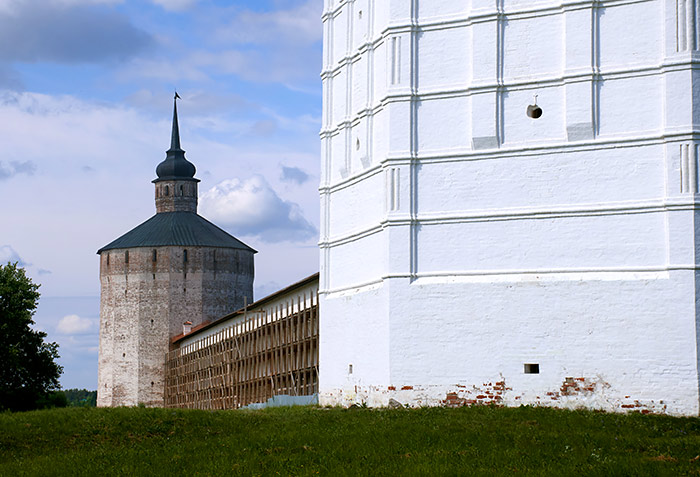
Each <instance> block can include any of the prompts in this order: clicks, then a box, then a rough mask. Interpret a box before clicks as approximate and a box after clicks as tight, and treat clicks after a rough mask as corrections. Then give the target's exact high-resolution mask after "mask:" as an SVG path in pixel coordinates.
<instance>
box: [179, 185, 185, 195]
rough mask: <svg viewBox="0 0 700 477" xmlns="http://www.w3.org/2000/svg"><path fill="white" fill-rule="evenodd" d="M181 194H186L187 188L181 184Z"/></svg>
mask: <svg viewBox="0 0 700 477" xmlns="http://www.w3.org/2000/svg"><path fill="white" fill-rule="evenodd" d="M180 195H185V188H184V187H183V186H180Z"/></svg>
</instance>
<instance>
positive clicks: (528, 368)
mask: <svg viewBox="0 0 700 477" xmlns="http://www.w3.org/2000/svg"><path fill="white" fill-rule="evenodd" d="M525 374H540V364H539V363H525Z"/></svg>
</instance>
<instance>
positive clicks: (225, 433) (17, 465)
mask: <svg viewBox="0 0 700 477" xmlns="http://www.w3.org/2000/svg"><path fill="white" fill-rule="evenodd" d="M699 454H700V419H697V418H673V417H668V416H655V415H647V416H644V415H641V414H628V415H621V414H605V413H599V412H589V411H576V412H572V411H562V410H555V409H545V408H530V407H521V408H510V409H508V408H506V409H499V408H494V407H472V408H461V409H444V408H425V409H411V410H409V409H392V410H389V409H379V410H374V409H363V408H359V407H358V408H355V409H347V410H346V409H335V408H333V409H327V408H278V409H269V410H262V411H223V412H207V411H183V410H177V411H176V410H168V409H149V408H138V407H135V408H117V409H103V408H97V409H88V408H68V409H55V410H50V411H35V412H29V413H15V414H12V413H5V414H0V475H59V476H60V475H70V476H73V475H75V476H83V475H84V476H92V475H116V476H119V475H124V476H132V475H149V476H160V475H163V476H166V475H167V476H171V475H172V476H179V475H182V476H192V475H200V476H221V475H318V474H320V475H341V476H342V475H351V476H356V475H391V476H394V475H431V476H432V475H511V474H514V473H517V474H519V475H520V474H522V475H538V476H539V475H674V476H676V475H697V474H698V473H700V457H698V455H699Z"/></svg>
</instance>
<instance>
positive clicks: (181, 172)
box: [154, 91, 197, 182]
mask: <svg viewBox="0 0 700 477" xmlns="http://www.w3.org/2000/svg"><path fill="white" fill-rule="evenodd" d="M178 99H181V98H180V95H179V94H177V91H176V92H175V97H174V98H173V131H172V134H171V136H170V149H168V150H167V151H166V154H167V156H166V157H165V160H164V161H163V162H161V163H160V164H158V167H157V168H156V174H157V175H158V179H156V180H155V181H154V182H159V181H164V180H189V181H192V180H194V181H197V179H194V174H195V172H196V169H195V167H194V164H192V163H191V162H189V161H188V160H187V159H185V151H183V150H182V147H181V146H180V124H179V121H178V117H177V100H178Z"/></svg>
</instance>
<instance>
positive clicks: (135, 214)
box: [0, 0, 322, 389]
mask: <svg viewBox="0 0 700 477" xmlns="http://www.w3.org/2000/svg"><path fill="white" fill-rule="evenodd" d="M321 9H322V0H0V146H1V149H0V151H1V153H0V204H1V205H0V262H2V263H6V262H7V261H18V262H19V263H20V264H21V265H23V266H24V267H25V268H26V269H27V271H28V273H29V275H30V276H31V277H32V279H33V280H34V281H35V282H36V283H40V284H41V288H40V291H41V293H42V298H41V301H40V304H39V310H38V311H37V314H36V316H35V320H36V322H37V328H39V329H42V330H44V331H46V332H47V333H48V334H49V340H50V341H57V342H58V343H59V344H60V354H61V364H62V365H63V366H64V367H65V373H64V376H63V378H62V385H63V387H64V388H72V387H80V388H88V389H96V386H97V344H98V339H97V332H98V320H99V278H98V259H97V255H96V254H95V252H96V250H97V249H99V248H100V247H102V246H103V245H106V244H107V243H109V242H111V241H112V240H113V239H115V238H117V237H118V236H120V235H122V234H123V233H125V232H127V231H128V230H130V229H131V228H133V227H134V226H136V225H138V224H139V223H141V222H143V221H145V220H146V219H148V218H149V217H150V216H151V215H153V213H154V212H155V206H154V202H153V195H154V193H153V184H151V180H152V179H154V178H155V167H156V165H157V164H158V163H159V162H160V161H162V160H163V159H164V158H165V150H166V149H167V148H168V146H169V140H170V120H171V115H172V96H173V91H174V90H175V89H177V91H178V93H179V94H180V96H181V97H182V101H181V102H179V104H178V110H179V113H180V130H181V136H182V147H183V149H185V150H186V151H187V158H188V159H189V160H190V161H191V162H193V163H194V164H195V165H196V166H197V177H198V178H199V179H201V181H202V182H201V183H200V213H201V214H202V215H203V216H204V217H206V218H208V219H210V220H212V221H214V222H215V223H217V224H218V225H219V226H221V227H223V228H224V229H226V230H227V231H229V232H230V233H232V234H233V235H235V236H236V237H238V238H239V239H241V240H243V241H244V242H246V243H247V244H249V245H250V246H252V247H253V248H255V249H256V250H258V251H259V253H258V255H257V256H256V282H255V293H256V299H257V298H260V297H262V296H264V295H266V294H268V293H270V292H272V291H275V290H276V289H278V288H280V287H282V286H284V285H287V284H289V283H291V282H293V281H296V280H298V279H301V278H303V277H306V276H308V275H310V274H312V273H314V272H316V271H317V270H318V253H317V249H316V242H317V240H318V223H319V220H318V216H319V204H318V195H317V187H318V169H319V159H318V157H319V154H318V153H319V141H318V131H319V129H320V116H321V85H320V80H319V71H320V66H321V31H322V30H321V21H320V15H321Z"/></svg>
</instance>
